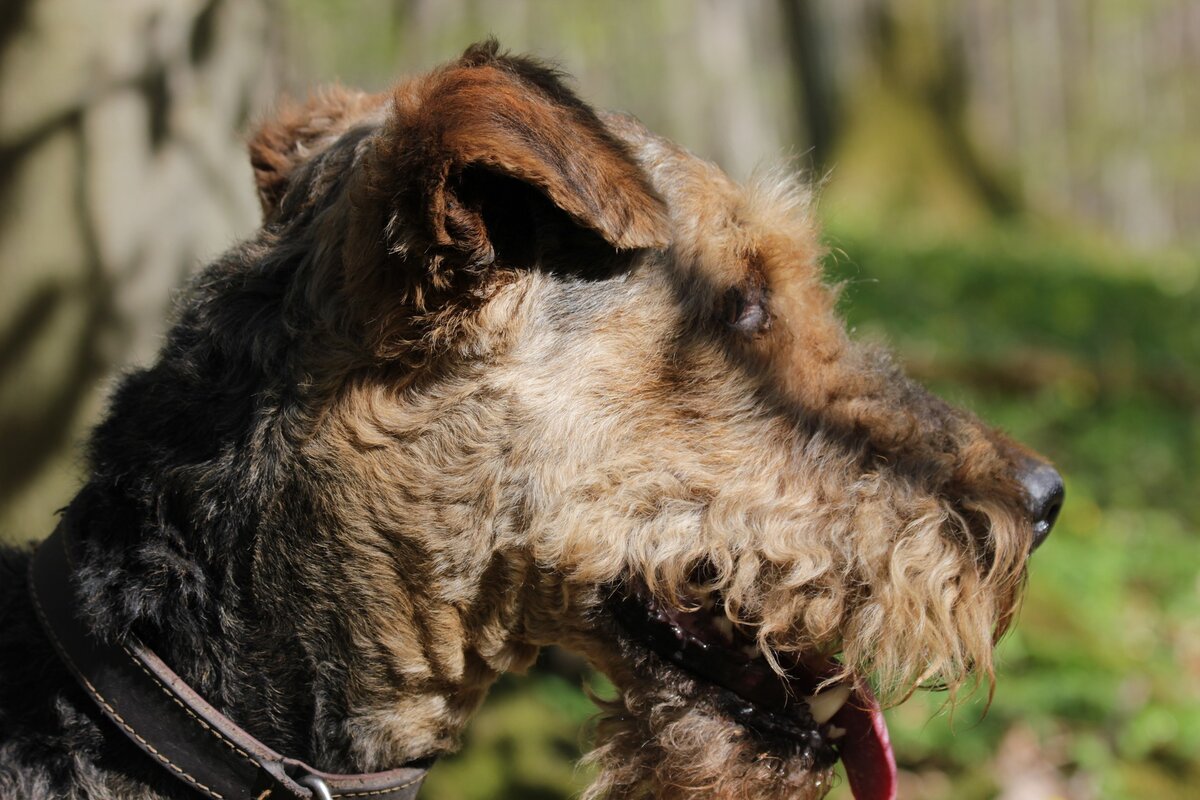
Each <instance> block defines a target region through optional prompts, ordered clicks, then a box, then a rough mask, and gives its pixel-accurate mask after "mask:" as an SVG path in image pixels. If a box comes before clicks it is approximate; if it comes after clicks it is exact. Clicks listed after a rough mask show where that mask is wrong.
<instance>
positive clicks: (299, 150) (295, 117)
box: [249, 86, 386, 221]
mask: <svg viewBox="0 0 1200 800" xmlns="http://www.w3.org/2000/svg"><path fill="white" fill-rule="evenodd" d="M385 102H386V96H385V95H376V94H367V93H366V92H359V91H355V90H352V89H346V88H344V87H341V86H331V87H328V88H326V89H323V90H321V91H319V92H317V93H314V94H313V95H312V96H311V97H309V98H308V100H307V102H305V103H302V104H301V103H297V102H294V101H285V102H283V103H281V104H280V106H279V108H278V109H277V110H276V111H275V114H274V115H273V116H272V117H271V118H270V119H269V120H268V121H266V122H264V123H263V124H262V125H260V126H259V128H258V130H257V131H256V132H255V133H254V135H253V137H251V139H250V145H249V148H250V166H251V168H252V169H253V170H254V182H255V184H256V186H257V188H258V199H259V202H260V203H261V204H262V210H263V218H264V219H265V220H268V221H269V220H271V219H273V218H274V217H275V216H276V214H277V212H278V211H279V206H280V204H281V203H282V202H283V196H284V195H285V194H286V193H287V191H288V189H289V187H290V186H291V183H292V177H293V172H294V171H295V170H296V168H297V167H299V166H300V165H301V164H302V163H304V162H305V161H306V160H307V159H308V158H309V156H311V155H312V153H313V152H314V151H315V150H318V149H320V147H321V146H322V144H326V143H328V142H331V141H333V140H334V139H336V138H337V137H338V136H340V135H341V134H342V133H344V132H345V131H346V129H347V127H349V126H350V125H353V124H354V123H355V122H357V121H359V120H361V119H362V118H363V117H364V116H365V115H367V114H369V113H370V112H371V111H372V110H374V109H376V108H378V107H379V106H381V105H383V104H384V103H385Z"/></svg>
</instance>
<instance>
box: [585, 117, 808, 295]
mask: <svg viewBox="0 0 1200 800" xmlns="http://www.w3.org/2000/svg"><path fill="white" fill-rule="evenodd" d="M602 118H603V120H604V123H605V124H606V125H607V126H608V128H609V129H610V131H612V132H613V133H614V134H615V135H616V136H617V137H618V138H619V139H620V140H621V141H623V142H624V143H625V145H626V146H627V147H628V148H629V150H630V153H631V154H632V155H633V157H634V158H635V159H636V160H637V162H638V164H639V166H641V168H642V169H643V171H644V172H645V173H646V175H647V176H648V177H649V179H650V183H651V185H652V186H653V187H654V189H655V190H656V191H657V192H658V193H659V195H660V196H661V197H662V199H663V200H664V201H665V202H666V204H667V208H668V210H669V212H670V215H671V220H672V224H673V228H674V240H673V249H674V252H675V254H676V255H677V257H678V258H679V260H680V261H681V262H682V265H683V266H684V267H685V269H686V270H687V271H688V272H690V273H692V274H693V275H696V274H698V275H701V276H704V277H706V278H708V279H709V280H711V281H712V282H713V284H714V285H715V286H716V287H718V288H719V287H723V286H729V285H731V284H735V283H739V282H741V281H743V280H744V279H745V278H746V276H747V274H748V273H752V274H758V275H761V276H763V277H766V278H767V279H768V280H769V281H770V282H775V281H780V280H786V281H788V282H794V281H795V280H796V279H797V278H802V279H805V280H803V281H802V282H803V283H805V284H809V285H811V286H812V287H813V288H814V289H815V288H817V284H818V283H819V280H809V279H819V276H820V265H819V262H820V256H821V253H822V248H821V245H820V242H819V238H818V234H817V230H816V226H815V224H814V221H813V218H812V216H811V214H810V208H809V205H810V203H809V195H808V192H807V189H806V188H805V187H804V186H803V185H802V184H801V183H799V182H798V181H797V180H795V178H794V177H792V176H789V175H787V174H785V173H769V172H768V173H764V174H762V175H760V176H758V177H756V178H754V179H752V180H751V181H750V182H748V183H747V184H744V185H743V184H739V183H737V182H735V181H734V180H733V179H731V178H730V177H729V176H728V175H726V174H725V172H724V171H723V170H721V168H720V167H718V166H717V165H716V164H713V163H712V162H710V161H706V160H705V159H703V158H700V157H699V156H696V155H695V154H693V153H691V152H689V151H688V150H687V149H685V148H683V147H681V146H680V145H678V144H676V143H675V142H672V141H671V140H670V139H667V138H665V137H662V136H659V135H657V134H655V133H653V132H651V131H650V130H649V129H648V128H646V127H645V126H644V125H643V124H642V123H641V122H639V121H638V120H637V119H635V118H633V117H631V116H628V115H625V114H618V113H611V112H610V113H606V114H604V115H603V116H602Z"/></svg>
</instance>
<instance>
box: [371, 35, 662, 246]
mask: <svg viewBox="0 0 1200 800" xmlns="http://www.w3.org/2000/svg"><path fill="white" fill-rule="evenodd" d="M375 170H376V173H375V175H374V176H372V180H371V183H372V188H373V189H374V192H375V194H376V196H377V197H380V198H381V199H382V200H383V201H384V202H385V203H387V204H388V205H389V206H390V208H391V213H392V214H394V215H395V216H394V218H393V221H392V223H391V224H390V225H389V227H390V228H391V230H392V233H393V234H400V235H403V236H405V237H407V238H410V239H411V238H413V237H415V238H416V239H417V241H418V243H419V245H420V246H421V250H422V251H424V252H436V253H440V254H441V255H443V256H453V257H454V260H456V261H460V262H462V263H464V264H466V265H469V266H473V267H480V266H485V265H488V264H491V263H492V262H493V261H494V260H495V259H496V250H497V247H496V245H497V242H496V241H494V239H495V238H496V234H497V232H496V231H495V230H494V228H496V224H495V219H496V217H497V215H498V216H499V218H500V219H501V220H502V221H503V220H505V219H511V218H512V216H513V214H512V212H511V209H509V210H507V211H506V210H505V209H504V208H500V209H497V208H495V207H496V206H504V205H505V204H506V203H509V201H511V200H512V199H513V198H514V197H518V196H519V195H520V192H519V191H517V192H514V191H513V188H514V187H524V188H528V187H532V189H534V190H536V192H537V193H539V194H540V195H541V196H543V197H544V198H547V199H548V200H549V201H550V203H552V204H553V205H554V206H555V207H557V208H558V209H559V210H560V211H561V212H564V213H565V214H566V215H567V216H568V217H569V218H570V219H571V220H572V221H573V222H574V224H576V225H578V226H580V227H582V228H585V229H587V230H590V231H592V232H594V233H595V234H598V235H599V236H600V237H602V238H603V239H604V240H605V241H606V242H607V243H608V245H610V246H611V247H614V248H616V249H619V250H624V249H634V248H645V247H664V246H666V244H667V243H668V238H669V228H668V224H667V215H666V210H665V206H664V205H663V202H662V200H661V199H660V198H659V197H658V195H657V194H656V193H655V192H654V190H653V189H652V188H651V187H650V184H649V182H648V180H647V178H646V176H645V175H644V174H643V172H642V170H641V168H640V167H639V166H638V165H637V163H636V162H635V161H634V159H633V157H632V156H631V155H630V153H629V152H628V150H627V149H626V148H625V146H624V145H623V144H622V143H621V142H620V141H618V140H617V139H616V138H615V137H614V136H613V135H612V134H610V133H609V132H608V130H607V129H606V128H605V127H604V124H603V123H602V122H601V121H600V120H599V119H598V118H597V116H596V114H595V113H594V112H593V111H592V109H591V108H589V107H588V106H587V105H585V104H584V103H583V102H582V101H581V100H579V99H578V98H577V97H576V96H575V95H574V94H573V93H572V92H571V91H570V90H569V89H568V88H567V87H566V86H565V85H564V84H563V82H562V80H561V79H560V76H559V74H558V73H557V72H555V71H554V70H552V69H550V68H548V67H546V66H545V65H543V64H541V63H539V62H536V61H534V60H531V59H525V58H519V57H514V56H508V55H503V54H500V53H499V52H498V48H497V45H496V42H495V41H494V40H489V41H487V42H484V43H481V44H477V45H474V46H472V47H471V48H469V49H468V50H467V52H466V53H465V54H464V55H463V57H462V58H461V59H460V60H459V61H457V62H455V63H453V64H450V65H448V66H447V67H444V68H442V69H441V70H438V71H436V72H434V73H433V74H431V75H429V76H427V77H425V78H422V79H419V80H417V81H414V82H411V83H407V84H404V85H402V86H400V87H399V88H398V89H397V90H396V92H395V94H394V103H393V109H392V111H391V116H390V118H389V121H388V123H387V126H386V128H385V129H384V131H383V133H382V135H381V136H380V139H379V143H378V148H377V159H376V161H375ZM489 205H490V206H492V208H490V209H489ZM489 227H491V228H493V230H492V231H491V232H489ZM411 246H412V242H409V243H396V242H393V248H394V249H409V248H411Z"/></svg>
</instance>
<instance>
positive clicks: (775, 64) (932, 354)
mask: <svg viewBox="0 0 1200 800" xmlns="http://www.w3.org/2000/svg"><path fill="white" fill-rule="evenodd" d="M489 33H494V34H496V35H497V36H498V37H499V38H500V40H501V42H502V43H503V44H504V45H505V46H507V47H509V48H512V49H515V50H520V51H530V52H534V53H537V54H539V55H541V56H544V57H547V58H550V59H553V60H556V61H557V62H558V63H559V64H561V65H562V66H563V68H565V69H566V70H567V71H568V72H570V73H571V74H573V75H574V76H575V77H576V83H577V87H578V89H579V90H580V92H581V93H582V95H583V96H584V97H585V98H587V99H589V100H590V101H592V102H594V103H595V104H597V105H600V106H604V107H610V108H620V109H624V110H628V111H631V112H633V113H634V114H636V115H638V116H639V117H641V118H642V119H643V120H644V121H645V122H646V123H647V124H648V125H649V126H650V127H651V128H653V129H655V130H657V131H659V132H661V133H664V134H666V135H668V136H670V137H672V138H674V139H676V140H677V141H679V142H681V143H682V144H684V145H686V146H687V147H689V148H690V149H692V150H694V151H695V152H697V153H698V154H700V155H702V156H705V157H707V158H711V159H713V160H715V161H717V162H719V163H720V164H721V165H722V166H724V167H725V168H726V169H727V170H728V171H729V172H730V173H731V174H733V175H734V176H735V177H745V176H747V175H748V174H749V173H750V172H751V171H752V170H753V169H754V168H755V167H756V166H757V165H759V164H767V165H770V164H778V163H780V162H781V161H782V162H786V163H789V164H790V165H791V166H792V167H793V168H795V169H797V170H802V171H804V172H806V173H807V174H808V175H809V176H810V178H811V180H812V181H813V182H814V183H815V184H817V185H819V186H820V187H821V189H820V198H821V199H820V205H819V213H820V215H821V217H822V219H823V221H824V223H825V226H826V230H827V238H828V242H829V245H830V247H831V252H830V255H829V258H828V267H829V270H830V273H831V276H832V277H834V278H836V279H838V280H842V281H845V282H846V283H847V285H848V290H847V291H846V292H845V300H844V302H843V310H844V313H845V315H846V317H847V318H848V320H849V322H850V324H851V325H852V326H854V327H856V328H857V330H858V332H859V333H860V334H862V335H869V336H882V337H886V338H887V339H888V340H889V341H891V342H892V343H893V344H894V346H895V347H896V349H897V350H898V351H899V353H900V354H901V356H902V358H903V359H904V361H905V362H906V363H907V365H908V368H909V370H910V371H911V372H912V373H913V374H915V375H916V376H917V377H918V378H920V379H921V380H923V381H924V382H925V383H927V384H929V385H930V386H932V387H933V388H934V389H935V390H937V391H938V392H940V393H942V394H944V395H946V396H948V397H949V398H950V399H952V400H954V401H955V402H958V403H961V404H964V405H966V406H969V407H971V408H973V409H975V410H976V411H977V412H978V413H980V414H981V415H982V416H983V417H985V418H986V419H988V420H990V421H992V422H994V423H996V424H998V425H999V426H1001V427H1003V428H1005V429H1007V430H1008V431H1010V432H1011V433H1012V434H1013V435H1014V436H1016V437H1017V438H1019V439H1021V440H1023V441H1025V442H1028V443H1029V444H1031V445H1033V446H1034V447H1036V448H1037V449H1039V450H1040V451H1041V452H1043V453H1045V454H1047V455H1049V456H1050V457H1051V458H1053V459H1054V460H1055V461H1056V462H1057V463H1058V464H1059V466H1060V468H1061V471H1062V472H1063V473H1064V475H1065V476H1066V480H1067V496H1068V502H1067V505H1066V509H1065V511H1064V513H1063V517H1062V520H1061V523H1060V525H1059V527H1058V529H1057V530H1056V531H1055V534H1054V536H1053V537H1052V538H1051V540H1050V541H1049V543H1048V544H1047V546H1045V547H1044V548H1042V550H1040V551H1039V552H1038V554H1037V557H1036V558H1035V559H1034V562H1033V564H1032V568H1031V572H1030V579H1029V591H1028V596H1027V600H1026V603H1025V606H1024V609H1023V612H1022V614H1021V619H1020V623H1019V625H1018V627H1017V629H1016V631H1015V632H1014V633H1013V634H1011V635H1010V636H1009V637H1008V638H1007V639H1006V640H1005V641H1004V643H1003V644H1002V645H1001V648H1000V659H999V662H1000V676H999V683H998V688H997V691H996V695H995V698H994V700H993V702H992V703H991V707H990V710H989V711H988V713H987V714H986V716H985V715H984V714H983V706H984V705H985V702H984V701H985V699H986V698H976V699H974V700H972V701H970V702H966V703H962V704H960V705H958V706H957V707H956V708H954V709H953V713H951V710H950V709H948V708H946V707H945V705H944V700H945V698H944V697H943V696H942V695H938V694H927V695H918V696H917V697H915V698H914V699H913V700H912V701H910V702H908V703H907V704H905V705H904V706H902V707H900V708H897V709H894V710H892V711H891V712H889V713H890V723H891V729H892V732H893V738H894V739H895V742H896V750H897V755H898V758H899V761H900V765H901V768H902V770H903V783H902V796H904V797H907V798H922V799H925V798H933V799H935V800H936V799H937V798H947V799H948V798H956V799H961V798H1003V799H1004V800H1048V799H1049V798H1071V799H1072V800H1074V799H1076V798H1078V799H1079V800H1084V799H1086V798H1150V797H1153V798H1194V797H1197V796H1198V795H1197V791H1198V790H1197V787H1200V760H1198V757H1197V754H1198V753H1200V574H1198V573H1200V146H1198V138H1200V2H1198V0H1146V2H1133V1H1132V0H1041V1H1040V2H1032V1H1030V2H1010V1H1009V0H957V1H956V0H741V2H734V1H733V0H728V1H727V2H719V1H718V0H703V1H700V2H693V1H689V0H619V1H616V2H608V3H603V4H602V3H591V2H589V3H579V2H565V1H563V0H358V2H329V1H322V0H206V1H201V0H107V2H103V3H97V2H94V1H93V0H4V2H3V4H2V5H0V538H3V539H4V540H5V541H23V540H28V539H31V538H39V537H41V536H44V535H45V534H46V533H48V532H49V530H50V528H51V526H52V524H53V512H54V510H55V509H56V508H59V507H60V506H62V505H64V504H65V503H66V502H67V501H68V500H69V499H70V497H71V495H72V494H73V492H74V488H75V487H76V486H77V484H78V481H79V475H80V463H79V452H80V451H79V444H80V442H81V440H82V437H83V436H84V435H85V434H86V431H87V430H88V429H89V427H90V426H91V425H92V424H93V423H94V422H95V420H96V418H97V415H98V414H99V413H100V411H101V410H102V408H103V401H104V397H105V394H106V392H107V391H108V388H109V387H110V386H111V383H112V380H113V377H114V375H115V374H117V373H118V372H119V371H120V370H121V369H122V368H127V367H128V366H129V365H133V364H139V363H145V362H146V361H147V359H149V358H151V357H152V355H153V353H154V350H155V348H156V346H157V344H158V342H159V341H160V336H161V334H162V331H163V328H164V325H165V320H166V318H167V314H168V313H169V308H170V298H171V292H172V290H173V289H174V288H175V287H177V286H178V285H179V284H180V282H181V281H183V280H184V279H185V278H186V276H187V275H188V274H189V273H191V272H193V271H194V270H196V269H197V268H199V267H200V266H202V265H203V264H204V263H206V262H207V261H208V260H209V259H211V258H212V257H213V256H214V255H215V254H216V253H218V252H220V251H221V250H222V249H223V248H225V247H227V246H228V245H229V244H231V243H232V242H233V241H235V240H236V239H237V238H238V237H241V236H244V235H246V234H248V233H249V232H250V231H252V230H253V229H254V228H255V227H256V225H257V224H258V208H257V203H256V201H255V198H254V196H253V191H252V183H251V177H250V171H249V168H248V165H247V160H246V156H245V153H244V140H245V136H246V134H247V131H248V130H249V129H250V128H251V127H252V125H253V124H254V121H255V120H256V119H261V118H262V117H263V116H265V115H269V114H270V109H271V105H272V102H273V100H274V98H276V97H278V96H279V94H280V93H283V92H290V93H292V94H294V95H303V94H304V93H305V91H306V87H309V86H311V85H313V84H315V83H320V82H331V81H342V82H344V83H347V84H351V85H358V86H362V87H364V88H369V89H382V88H384V87H386V86H387V85H388V84H389V83H390V82H392V81H393V80H394V79H395V78H396V77H398V76H399V75H401V74H404V73H406V72H409V71H414V70H423V69H425V68H428V67H429V66H431V65H433V64H435V63H438V62H440V61H443V60H446V59H449V58H452V57H454V56H456V55H457V54H458V53H459V52H461V50H462V49H463V48H464V47H465V46H466V44H468V43H469V42H471V41H474V40H476V39H479V38H482V37H483V36H485V35H487V34H489ZM584 684H587V685H589V686H591V687H593V688H594V689H595V690H596V691H599V692H601V693H603V692H604V691H606V686H605V684H604V682H603V680H602V679H599V678H597V677H596V676H593V675H591V674H589V672H588V670H587V669H586V667H585V666H583V665H581V664H579V663H578V662H576V661H575V660H573V659H572V658H570V657H569V656H567V655H566V654H563V653H559V652H553V651H552V652H549V653H548V654H547V655H546V656H545V657H544V658H543V659H542V661H541V662H540V663H539V665H538V667H537V668H536V669H534V670H533V671H532V672H531V674H530V675H528V676H523V677H520V676H518V677H506V678H505V679H503V680H502V681H501V683H500V684H499V685H498V686H497V688H496V689H495V691H494V692H493V693H492V695H491V697H490V698H489V700H488V702H487V705H486V706H485V708H484V709H483V711H482V712H481V713H480V715H479V716H478V718H477V720H476V722H475V723H474V725H473V726H472V728H471V729H470V731H469V733H468V736H467V741H466V747H465V749H464V752H463V753H462V754H461V755H458V756H455V757H453V758H447V759H445V760H444V761H443V762H442V763H441V764H439V766H438V767H437V768H436V769H435V770H434V772H433V775H432V776H431V778H430V780H429V782H428V784H427V788H426V789H425V790H424V791H423V793H422V797H424V798H427V800H484V798H529V799H531V800H543V799H544V800H550V798H565V797H569V796H571V795H572V794H575V793H577V792H578V791H579V789H580V787H582V786H583V785H584V784H585V783H586V781H587V775H586V773H584V772H582V771H580V770H579V769H577V768H576V767H574V766H573V762H574V759H575V758H576V757H577V756H578V754H579V752H580V750H581V748H584V747H586V738H587V734H586V724H587V721H588V719H589V717H590V716H591V714H592V713H593V711H592V706H591V704H590V702H589V701H588V700H587V699H586V698H585V696H584V694H583V693H582V691H581V687H582V686H583V685H584ZM581 730H582V731H583V732H582V733H581ZM838 792H839V794H837V795H836V796H838V797H842V798H845V797H847V796H848V793H847V792H846V791H845V788H844V787H842V788H840V789H839V790H838Z"/></svg>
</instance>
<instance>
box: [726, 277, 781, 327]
mask: <svg viewBox="0 0 1200 800" xmlns="http://www.w3.org/2000/svg"><path fill="white" fill-rule="evenodd" d="M721 321H722V322H724V323H725V324H726V325H728V326H729V327H730V328H733V329H734V330H735V331H737V332H738V333H740V334H742V335H744V336H755V335H757V334H759V333H762V332H763V331H765V330H767V329H768V328H770V327H771V315H770V314H769V313H768V312H767V292H766V290H765V289H764V288H763V287H762V286H759V285H751V286H734V287H732V288H731V289H729V290H728V291H727V292H725V296H724V297H723V298H722V302H721Z"/></svg>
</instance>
